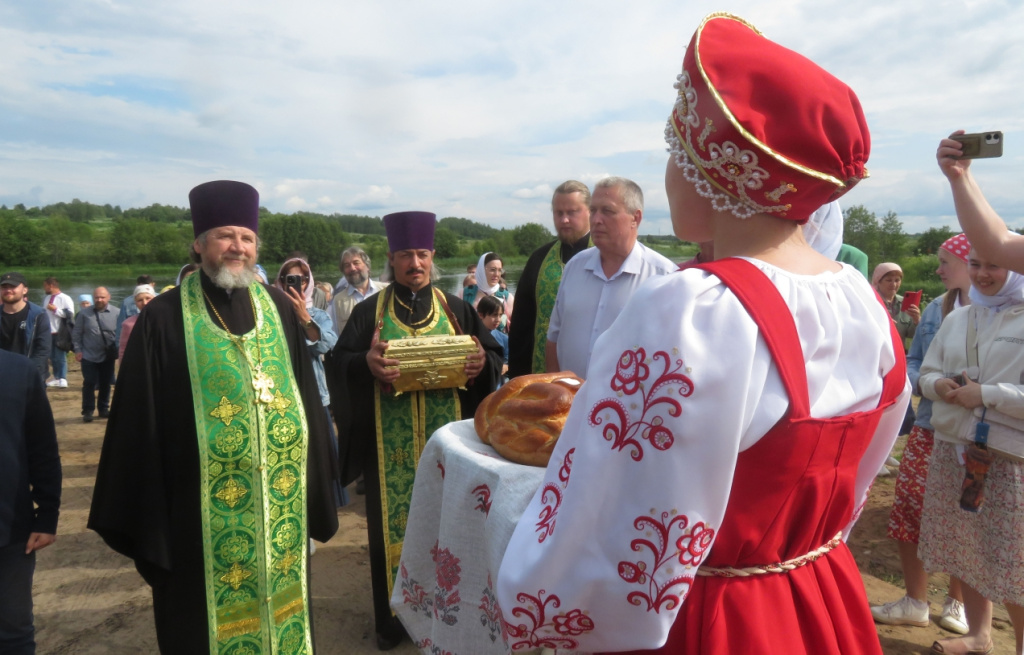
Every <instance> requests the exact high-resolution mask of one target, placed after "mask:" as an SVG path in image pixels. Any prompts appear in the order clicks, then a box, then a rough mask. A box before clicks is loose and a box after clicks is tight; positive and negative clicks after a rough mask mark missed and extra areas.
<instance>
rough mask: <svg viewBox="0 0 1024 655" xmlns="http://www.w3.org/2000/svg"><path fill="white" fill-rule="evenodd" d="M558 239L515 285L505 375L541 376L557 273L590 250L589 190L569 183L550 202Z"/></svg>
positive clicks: (539, 252) (535, 258)
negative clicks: (571, 260)
mask: <svg viewBox="0 0 1024 655" xmlns="http://www.w3.org/2000/svg"><path fill="white" fill-rule="evenodd" d="M551 214H552V218H553V219H554V223H555V233H556V234H557V235H558V239H557V240H555V241H552V242H551V243H548V244H546V245H543V246H541V247H540V248H538V249H537V250H535V251H534V252H533V254H532V255H530V258H529V259H528V260H527V261H526V267H525V268H523V274H522V275H521V276H520V277H519V284H518V285H517V286H516V314H515V320H514V321H512V325H511V326H510V328H509V335H508V376H509V377H510V378H514V377H516V376H519V375H526V374H527V373H543V372H544V370H545V368H544V346H545V344H547V332H548V322H549V321H550V320H551V310H552V308H554V306H555V297H556V296H557V295H558V286H559V284H560V283H561V281H562V269H563V268H565V264H566V263H567V262H568V261H569V260H570V259H571V258H572V257H573V255H575V254H576V253H579V252H581V251H583V250H586V249H587V248H588V247H589V246H590V189H588V188H587V185H586V184H583V183H582V182H577V181H576V180H568V181H566V182H563V183H562V184H560V185H558V188H557V189H555V193H554V195H553V196H552V198H551Z"/></svg>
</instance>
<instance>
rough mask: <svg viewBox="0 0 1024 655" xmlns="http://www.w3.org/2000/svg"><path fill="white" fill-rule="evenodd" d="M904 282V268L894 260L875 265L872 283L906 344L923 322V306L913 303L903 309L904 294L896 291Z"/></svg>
mask: <svg viewBox="0 0 1024 655" xmlns="http://www.w3.org/2000/svg"><path fill="white" fill-rule="evenodd" d="M902 283H903V269H902V268H900V265H899V264H895V263H893V262H882V263H881V264H879V265H878V266H876V267H875V272H874V273H873V274H872V275H871V285H872V286H873V287H875V291H877V292H878V295H879V296H881V297H882V301H883V302H884V303H885V308H886V310H888V312H889V316H891V317H892V320H893V321H895V322H896V330H897V331H899V333H900V338H901V339H903V343H904V344H906V342H907V341H906V340H907V339H911V338H913V336H914V332H915V331H916V330H917V324H918V323H920V322H921V308H920V307H918V306H917V305H911V306H910V307H907V308H906V310H904V309H903V296H901V295H899V294H897V293H896V292H897V291H899V290H900V284H902Z"/></svg>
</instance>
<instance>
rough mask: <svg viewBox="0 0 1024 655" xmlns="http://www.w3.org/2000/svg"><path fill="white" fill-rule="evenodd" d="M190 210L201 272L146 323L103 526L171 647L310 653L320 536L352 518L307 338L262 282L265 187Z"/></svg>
mask: <svg viewBox="0 0 1024 655" xmlns="http://www.w3.org/2000/svg"><path fill="white" fill-rule="evenodd" d="M189 203H190V205H191V209H192V223H193V229H194V232H195V236H196V240H195V242H194V243H193V250H194V255H195V257H194V258H195V259H196V260H197V261H198V262H199V263H201V266H202V268H201V270H200V274H199V275H192V276H189V277H188V278H186V279H185V280H184V281H183V282H182V284H181V286H179V287H176V288H174V289H172V290H169V291H167V292H165V293H162V294H160V295H159V296H157V297H156V298H154V299H153V301H152V302H150V303H149V305H147V306H146V308H145V310H144V311H143V312H142V313H141V314H140V316H139V319H138V322H137V323H136V324H135V329H134V330H133V331H132V335H131V338H130V339H129V341H128V346H127V350H126V351H125V357H124V360H123V363H122V365H121V370H120V373H119V375H118V384H117V389H116V392H115V394H114V400H113V404H112V406H111V409H110V421H109V424H108V425H107V432H106V437H105V439H104V442H103V451H102V455H101V457H100V464H99V472H98V475H97V478H96V488H95V492H94V494H93V503H92V510H91V512H90V515H89V527H90V528H91V529H93V530H95V531H96V532H98V533H99V534H100V536H101V537H103V539H104V541H106V542H107V544H108V545H109V546H110V547H111V548H113V549H114V550H116V551H117V552H119V553H121V554H123V555H125V556H127V557H130V558H131V559H133V560H134V561H135V566H136V568H137V569H138V571H139V573H140V574H141V575H142V577H143V578H145V580H146V582H148V583H149V585H150V586H151V587H152V591H153V609H154V613H155V615H156V630H157V640H158V642H159V645H160V650H161V652H163V653H174V654H180V653H189V654H192V653H224V654H226V655H227V654H231V653H243V652H244V653H252V654H254V655H255V654H257V653H282V654H297V653H311V652H312V650H313V642H312V628H311V621H312V609H311V607H310V597H311V596H310V587H309V561H308V553H309V539H310V538H313V539H317V540H319V541H327V540H328V539H330V538H331V536H332V535H333V534H334V533H335V532H336V531H337V529H338V519H337V514H336V510H335V506H334V497H333V495H332V491H331V480H332V477H333V476H334V475H335V474H336V471H337V463H336V462H335V461H332V459H331V456H330V453H331V449H330V444H329V442H328V441H327V439H328V432H327V429H326V424H325V420H326V419H325V416H324V413H323V411H322V410H321V409H320V407H321V405H320V395H319V391H318V389H317V383H316V379H315V378H314V374H313V369H312V364H311V359H310V357H309V355H308V353H307V350H306V343H305V339H306V338H307V336H306V330H305V328H304V326H302V325H300V324H299V321H298V318H297V317H296V314H295V312H294V311H293V310H292V305H291V302H290V300H289V299H288V297H287V296H285V294H284V293H283V292H281V291H279V290H277V289H274V288H270V287H267V286H264V285H263V284H261V283H260V282H259V281H258V279H257V277H256V273H255V268H254V267H255V265H256V258H257V250H258V239H257V236H256V231H257V219H258V215H259V195H258V193H257V192H256V190H255V189H254V188H252V187H251V186H249V185H248V184H243V183H241V182H231V181H218V182H209V183H206V184H202V185H200V186H198V187H196V188H195V189H193V190H192V192H191V193H190V194H189Z"/></svg>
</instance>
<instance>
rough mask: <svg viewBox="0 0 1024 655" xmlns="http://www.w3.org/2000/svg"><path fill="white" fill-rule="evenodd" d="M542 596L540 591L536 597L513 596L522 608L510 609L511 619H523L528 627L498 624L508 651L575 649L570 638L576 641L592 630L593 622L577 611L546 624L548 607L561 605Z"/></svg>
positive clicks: (542, 592) (504, 622)
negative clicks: (502, 631)
mask: <svg viewBox="0 0 1024 655" xmlns="http://www.w3.org/2000/svg"><path fill="white" fill-rule="evenodd" d="M545 594H546V592H545V591H544V590H543V589H541V590H540V591H538V592H537V595H536V596H531V595H529V594H525V593H520V594H516V600H517V601H518V602H520V603H523V605H517V606H516V607H513V608H512V616H514V617H518V618H524V619H526V621H528V622H529V624H530V625H527V624H526V623H519V624H516V625H513V624H512V623H509V622H508V621H504V620H503V621H502V625H503V627H504V635H505V638H506V641H508V642H512V643H511V648H512V650H514V651H517V650H526V649H531V648H567V649H573V648H577V647H578V646H579V642H578V641H576V640H575V639H573V637H578V636H579V635H581V634H583V633H585V632H590V631H591V630H593V629H594V621H593V619H591V618H590V617H589V616H587V615H586V614H585V613H584V612H582V611H580V610H578V609H574V610H570V611H568V612H562V613H560V614H557V615H555V616H553V617H551V620H550V622H549V621H548V616H547V613H548V605H550V606H551V609H557V608H558V607H559V605H561V601H560V600H559V599H558V596H555V595H551V596H548V597H547V598H544V596H545ZM538 633H547V634H538ZM552 633H553V634H552ZM513 640H518V641H513Z"/></svg>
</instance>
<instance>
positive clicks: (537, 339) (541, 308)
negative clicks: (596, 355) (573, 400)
mask: <svg viewBox="0 0 1024 655" xmlns="http://www.w3.org/2000/svg"><path fill="white" fill-rule="evenodd" d="M564 269H565V264H563V263H562V242H561V241H556V242H555V244H554V245H553V246H551V249H550V250H548V254H546V255H544V259H543V260H542V261H541V263H540V269H539V270H538V271H537V320H536V321H534V324H533V325H534V328H533V372H534V373H544V372H545V371H546V370H547V368H546V366H545V361H544V347H545V346H547V344H548V325H549V324H550V323H551V312H552V311H554V309H555V298H557V297H558V285H559V284H561V283H562V271H563V270H564Z"/></svg>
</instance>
